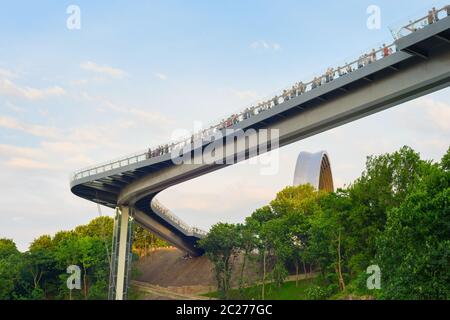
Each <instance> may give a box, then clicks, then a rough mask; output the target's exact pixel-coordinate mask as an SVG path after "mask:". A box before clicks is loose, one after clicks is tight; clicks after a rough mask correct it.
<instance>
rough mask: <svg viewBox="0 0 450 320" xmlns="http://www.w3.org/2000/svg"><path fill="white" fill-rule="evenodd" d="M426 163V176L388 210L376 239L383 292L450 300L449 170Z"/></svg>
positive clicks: (396, 296)
mask: <svg viewBox="0 0 450 320" xmlns="http://www.w3.org/2000/svg"><path fill="white" fill-rule="evenodd" d="M448 155H449V152H447V154H446V156H445V157H444V159H443V161H442V163H441V166H439V165H430V164H426V165H425V164H424V165H423V168H422V170H423V171H426V172H427V174H426V175H423V177H422V178H421V179H420V180H419V181H416V184H415V185H414V186H413V187H412V188H411V190H410V191H409V193H408V194H407V196H406V199H405V200H404V201H403V202H402V203H401V204H400V205H399V206H398V207H397V208H393V209H392V210H390V211H389V213H388V219H387V225H386V228H385V230H384V232H383V233H382V234H381V235H380V236H379V239H378V242H377V248H378V255H377V262H378V263H379V265H380V267H381V270H382V275H383V276H382V295H383V297H384V298H387V299H450V272H449V271H450V206H449V203H450V172H449V170H448V169H447V165H446V161H447V160H448Z"/></svg>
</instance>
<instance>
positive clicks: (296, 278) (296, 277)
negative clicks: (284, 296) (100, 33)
mask: <svg viewBox="0 0 450 320" xmlns="http://www.w3.org/2000/svg"><path fill="white" fill-rule="evenodd" d="M295 286H296V287H298V260H296V261H295Z"/></svg>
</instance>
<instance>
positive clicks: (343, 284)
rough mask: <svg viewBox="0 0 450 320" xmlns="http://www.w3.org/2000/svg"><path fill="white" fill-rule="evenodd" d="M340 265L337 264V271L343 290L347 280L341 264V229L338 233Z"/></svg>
mask: <svg viewBox="0 0 450 320" xmlns="http://www.w3.org/2000/svg"><path fill="white" fill-rule="evenodd" d="M337 251H338V265H337V269H338V270H337V271H338V275H339V287H340V288H341V291H344V290H345V282H344V277H343V276H342V266H341V232H340V231H339V235H338V250H337Z"/></svg>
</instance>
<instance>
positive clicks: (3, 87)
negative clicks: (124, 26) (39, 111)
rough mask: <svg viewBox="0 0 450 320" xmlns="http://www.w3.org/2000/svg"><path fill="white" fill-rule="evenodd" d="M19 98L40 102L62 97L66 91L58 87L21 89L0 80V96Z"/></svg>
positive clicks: (4, 80)
mask: <svg viewBox="0 0 450 320" xmlns="http://www.w3.org/2000/svg"><path fill="white" fill-rule="evenodd" d="M2 94H3V95H6V96H13V97H19V98H23V99H27V100H32V101H34V100H40V99H45V98H48V97H51V96H62V95H64V94H66V91H65V90H64V89H63V88H61V87H58V86H53V87H49V88H45V89H37V88H32V87H22V86H19V85H17V84H15V83H14V82H12V81H11V80H8V79H3V80H0V95H2Z"/></svg>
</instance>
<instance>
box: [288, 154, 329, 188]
mask: <svg viewBox="0 0 450 320" xmlns="http://www.w3.org/2000/svg"><path fill="white" fill-rule="evenodd" d="M308 183H309V184H311V185H312V186H313V187H314V188H316V189H317V190H323V191H327V192H333V191H334V185H333V174H332V172H331V164H330V157H329V156H328V153H327V152H326V151H321V152H317V153H310V152H300V154H299V156H298V158H297V165H296V166H295V173H294V186H299V185H302V184H308Z"/></svg>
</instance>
